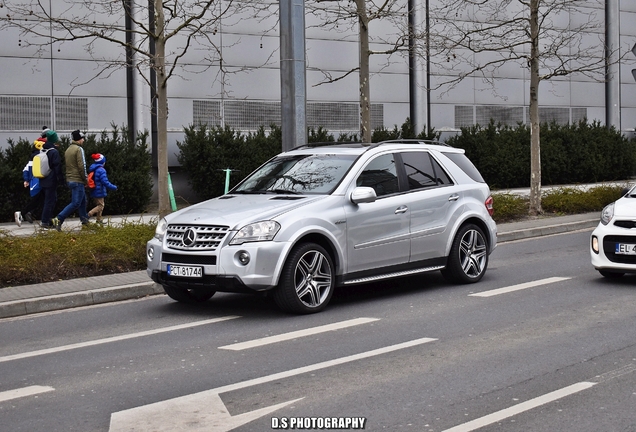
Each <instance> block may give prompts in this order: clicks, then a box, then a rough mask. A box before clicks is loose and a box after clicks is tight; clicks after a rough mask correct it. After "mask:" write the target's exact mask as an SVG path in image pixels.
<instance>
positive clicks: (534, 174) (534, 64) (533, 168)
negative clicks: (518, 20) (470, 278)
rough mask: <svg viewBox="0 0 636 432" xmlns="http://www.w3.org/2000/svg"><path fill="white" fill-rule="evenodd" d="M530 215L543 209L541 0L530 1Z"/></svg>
mask: <svg viewBox="0 0 636 432" xmlns="http://www.w3.org/2000/svg"><path fill="white" fill-rule="evenodd" d="M530 38H531V48H530V209H529V211H530V214H531V215H537V214H539V213H542V212H543V209H542V208H541V151H540V150H541V148H540V142H541V141H540V123H539V0H531V1H530Z"/></svg>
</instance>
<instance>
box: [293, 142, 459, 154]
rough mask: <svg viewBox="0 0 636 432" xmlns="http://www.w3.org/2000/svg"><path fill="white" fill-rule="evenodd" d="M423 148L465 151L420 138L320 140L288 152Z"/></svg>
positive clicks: (348, 151)
mask: <svg viewBox="0 0 636 432" xmlns="http://www.w3.org/2000/svg"><path fill="white" fill-rule="evenodd" d="M415 146H417V148H422V149H430V150H437V151H439V152H442V153H464V150H463V149H459V148H455V147H451V146H449V145H447V144H444V143H441V142H439V141H429V140H418V139H404V140H389V141H381V142H378V143H372V144H369V143H361V142H320V143H310V144H304V145H301V146H298V147H295V148H293V149H292V150H290V151H288V152H286V153H287V154H289V153H294V154H333V153H338V154H352V155H360V154H362V153H365V152H367V151H369V150H372V149H377V148H379V147H382V148H386V147H388V148H394V149H396V150H408V149H409V148H416V147H415Z"/></svg>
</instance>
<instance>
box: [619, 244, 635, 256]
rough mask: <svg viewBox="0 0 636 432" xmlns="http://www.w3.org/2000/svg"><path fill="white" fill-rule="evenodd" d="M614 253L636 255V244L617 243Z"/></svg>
mask: <svg viewBox="0 0 636 432" xmlns="http://www.w3.org/2000/svg"><path fill="white" fill-rule="evenodd" d="M614 253H615V254H616V255H636V245H634V244H625V243H616V250H615V251H614Z"/></svg>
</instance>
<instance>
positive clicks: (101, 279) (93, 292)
mask: <svg viewBox="0 0 636 432" xmlns="http://www.w3.org/2000/svg"><path fill="white" fill-rule="evenodd" d="M599 217H600V212H594V213H585V214H579V215H571V216H557V217H539V218H535V219H530V220H526V221H522V222H512V223H502V224H498V225H497V229H498V236H497V237H498V242H499V243H505V242H508V241H513V240H521V239H526V238H531V237H538V236H543V235H550V234H558V233H564V232H569V231H576V230H582V229H590V230H591V229H592V228H593V227H595V226H596V225H597V224H598V221H599ZM139 220H143V221H153V220H154V221H156V220H157V216H156V215H143V216H141V215H130V216H126V217H113V218H111V219H110V221H109V223H111V224H117V223H121V222H123V221H139ZM25 225H26V226H25ZM77 229H81V225H80V223H79V220H68V221H67V222H65V223H64V225H63V230H64V231H69V230H77ZM0 230H4V231H9V232H12V233H13V234H15V235H29V234H32V233H33V232H34V230H35V228H34V227H33V225H31V224H29V223H23V224H22V228H18V227H17V226H16V225H15V224H0ZM163 293H164V292H163V288H162V287H161V285H158V284H155V283H154V282H153V281H152V280H151V279H150V278H149V277H148V275H147V274H146V271H145V270H142V271H136V272H130V273H118V274H112V275H104V276H96V277H89V278H79V279H70V280H64V281H58V282H47V283H41V284H36V285H23V286H16V287H8V288H0V318H8V317H16V316H22V315H28V314H33V313H39V312H48V311H53V310H60V309H68V308H73V307H78V306H89V305H95V304H100V303H107V302H113V301H120V300H127V299H135V298H141V297H145V296H149V295H156V294H163Z"/></svg>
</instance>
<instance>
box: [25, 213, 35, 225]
mask: <svg viewBox="0 0 636 432" xmlns="http://www.w3.org/2000/svg"><path fill="white" fill-rule="evenodd" d="M24 219H26V221H27V222H28V223H33V215H32V214H31V212H28V213H27V214H25V215H24Z"/></svg>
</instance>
